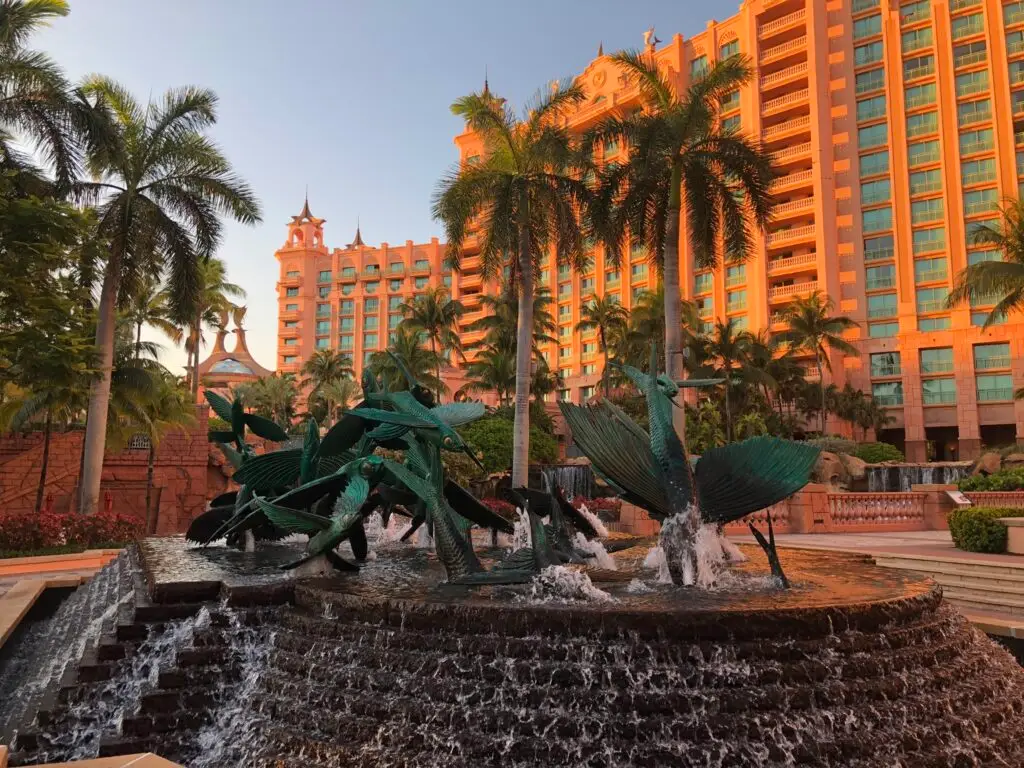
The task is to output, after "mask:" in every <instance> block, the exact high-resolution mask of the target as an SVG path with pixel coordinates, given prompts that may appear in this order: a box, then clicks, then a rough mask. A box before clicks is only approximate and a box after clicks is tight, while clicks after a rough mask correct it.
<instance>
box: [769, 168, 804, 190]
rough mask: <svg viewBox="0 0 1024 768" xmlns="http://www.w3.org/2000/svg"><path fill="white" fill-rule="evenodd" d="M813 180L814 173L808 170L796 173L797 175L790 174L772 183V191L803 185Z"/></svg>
mask: <svg viewBox="0 0 1024 768" xmlns="http://www.w3.org/2000/svg"><path fill="white" fill-rule="evenodd" d="M813 178H814V171H812V170H810V169H808V170H806V171H798V172H797V173H790V174H787V175H786V176H779V177H778V178H777V179H775V181H774V182H772V190H776V189H784V188H786V187H790V186H795V185H796V184H804V183H806V182H808V181H811V180H812V179H813Z"/></svg>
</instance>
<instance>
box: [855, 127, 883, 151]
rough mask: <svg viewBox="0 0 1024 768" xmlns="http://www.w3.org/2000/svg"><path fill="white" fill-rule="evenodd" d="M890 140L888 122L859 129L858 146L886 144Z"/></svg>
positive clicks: (868, 146) (865, 147) (863, 147)
mask: <svg viewBox="0 0 1024 768" xmlns="http://www.w3.org/2000/svg"><path fill="white" fill-rule="evenodd" d="M888 141H889V126H888V124H886V123H881V124H879V125H869V126H867V127H865V128H861V129H859V130H858V131H857V146H858V147H860V148H861V149H870V148H871V147H881V146H884V145H885V144H886V143H887V142H888Z"/></svg>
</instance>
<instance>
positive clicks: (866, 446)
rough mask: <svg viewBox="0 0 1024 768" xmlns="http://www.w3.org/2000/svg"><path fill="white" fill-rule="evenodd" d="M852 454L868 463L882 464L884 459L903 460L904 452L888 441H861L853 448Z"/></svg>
mask: <svg viewBox="0 0 1024 768" xmlns="http://www.w3.org/2000/svg"><path fill="white" fill-rule="evenodd" d="M852 455H854V456H856V457H857V458H858V459H861V460H862V461H866V462H867V463H868V464H881V463H882V462H883V461H903V453H902V451H900V449H899V448H897V447H896V446H895V445H889V444H888V443H861V444H860V445H858V446H857V447H856V448H854V449H853V451H852Z"/></svg>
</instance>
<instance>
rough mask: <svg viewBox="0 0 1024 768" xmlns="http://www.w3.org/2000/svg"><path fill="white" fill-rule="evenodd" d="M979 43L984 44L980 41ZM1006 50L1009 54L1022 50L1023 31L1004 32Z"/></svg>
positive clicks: (1023, 42) (1023, 43)
mask: <svg viewBox="0 0 1024 768" xmlns="http://www.w3.org/2000/svg"><path fill="white" fill-rule="evenodd" d="M971 45H978V43H971ZM981 45H982V46H984V45H985V44H984V43H981ZM953 50H954V52H955V51H956V49H955V48H954V49H953ZM1006 52H1007V53H1008V54H1010V55H1011V56H1014V55H1016V54H1018V53H1022V52H1024V32H1021V31H1017V32H1007V33H1006ZM982 60H984V59H982Z"/></svg>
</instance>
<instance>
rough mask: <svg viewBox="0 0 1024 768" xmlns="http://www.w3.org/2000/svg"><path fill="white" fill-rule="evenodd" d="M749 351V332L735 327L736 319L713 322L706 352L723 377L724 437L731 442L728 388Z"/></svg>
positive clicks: (745, 362) (740, 369) (745, 360)
mask: <svg viewBox="0 0 1024 768" xmlns="http://www.w3.org/2000/svg"><path fill="white" fill-rule="evenodd" d="M749 351H750V334H748V333H747V332H746V331H740V330H739V329H737V327H736V319H735V318H731V317H730V318H729V319H728V320H726V321H725V322H722V321H718V322H716V323H715V330H714V333H713V334H712V336H711V342H710V344H709V345H708V352H709V353H710V355H711V357H712V359H713V360H714V365H715V373H717V374H718V375H720V376H722V377H724V378H725V383H724V384H723V385H722V386H723V389H724V391H725V438H726V440H728V441H729V442H732V433H733V424H732V411H731V410H730V408H729V390H731V389H732V387H733V376H734V374H736V373H737V372H740V371H742V370H744V368H745V367H746V364H747V360H748V354H749Z"/></svg>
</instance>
